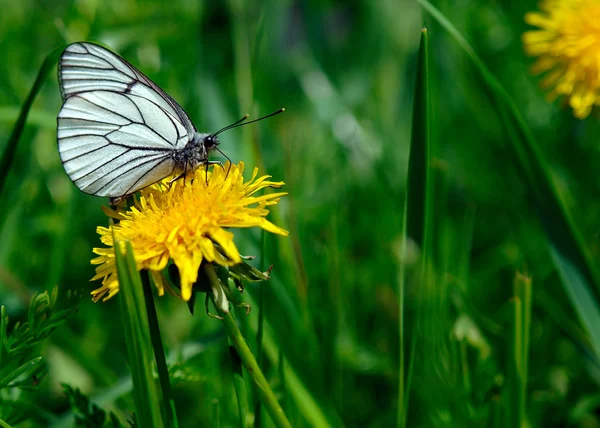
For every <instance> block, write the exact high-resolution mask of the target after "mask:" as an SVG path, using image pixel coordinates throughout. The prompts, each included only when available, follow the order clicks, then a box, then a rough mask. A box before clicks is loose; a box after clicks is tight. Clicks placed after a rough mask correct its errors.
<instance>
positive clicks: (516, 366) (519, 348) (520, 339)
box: [505, 273, 531, 427]
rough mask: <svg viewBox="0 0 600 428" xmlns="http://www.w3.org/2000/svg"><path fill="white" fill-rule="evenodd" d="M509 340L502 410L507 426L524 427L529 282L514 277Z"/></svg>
mask: <svg viewBox="0 0 600 428" xmlns="http://www.w3.org/2000/svg"><path fill="white" fill-rule="evenodd" d="M513 286H514V296H515V297H514V298H513V299H512V301H511V304H512V306H513V325H512V327H513V328H512V340H511V343H510V348H511V351H512V352H511V355H510V364H509V372H508V388H507V389H506V393H507V395H508V397H506V400H505V402H506V406H507V415H508V424H509V425H510V426H513V427H526V426H528V424H527V414H526V411H525V409H526V397H527V395H526V393H527V367H528V355H529V327H530V323H531V278H530V277H528V276H526V275H523V274H521V273H517V274H516V276H515V280H514V284H513Z"/></svg>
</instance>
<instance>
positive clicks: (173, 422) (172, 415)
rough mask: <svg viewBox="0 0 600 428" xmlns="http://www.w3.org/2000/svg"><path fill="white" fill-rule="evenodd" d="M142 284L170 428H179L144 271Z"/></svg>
mask: <svg viewBox="0 0 600 428" xmlns="http://www.w3.org/2000/svg"><path fill="white" fill-rule="evenodd" d="M141 276H142V284H143V286H144V302H145V303H146V313H147V314H148V325H149V327H150V340H151V341H152V349H153V351H154V359H155V361H156V370H157V372H158V380H159V382H160V387H161V390H162V400H163V405H164V408H165V414H166V419H167V421H168V423H169V426H170V427H173V428H178V427H179V422H178V420H177V412H176V410H175V400H174V399H173V391H172V389H171V380H170V378H169V369H168V367H167V360H166V357H165V348H164V346H163V343H162V339H161V337H160V327H159V325H158V315H157V314H156V306H155V305H154V295H153V294H152V287H151V285H150V276H149V275H148V271H147V270H142V272H141Z"/></svg>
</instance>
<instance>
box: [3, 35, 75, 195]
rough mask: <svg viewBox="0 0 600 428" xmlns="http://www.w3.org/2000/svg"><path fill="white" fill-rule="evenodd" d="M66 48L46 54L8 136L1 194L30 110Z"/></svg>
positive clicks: (61, 47) (62, 47) (60, 47)
mask: <svg viewBox="0 0 600 428" xmlns="http://www.w3.org/2000/svg"><path fill="white" fill-rule="evenodd" d="M64 48H65V46H64V45H63V46H59V47H58V48H56V49H54V50H53V51H52V52H50V53H49V54H48V56H46V58H45V59H44V62H43V63H42V66H41V67H40V71H38V75H37V77H36V78H35V82H34V83H33V86H32V87H31V90H30V91H29V94H27V98H26V99H25V102H24V103H23V106H22V107H21V112H20V113H19V117H18V118H17V121H16V123H15V126H14V127H13V130H12V132H11V134H10V137H9V138H8V142H7V143H6V147H5V149H4V152H3V153H2V157H1V158H0V195H1V194H2V190H3V189H4V184H5V183H6V178H7V177H8V172H9V171H10V167H11V165H12V163H13V161H14V158H15V153H16V151H17V144H18V143H19V139H20V138H21V134H22V133H23V129H24V128H25V122H26V121H27V115H28V114H29V110H30V109H31V106H32V105H33V102H34V101H35V97H36V96H37V94H38V93H39V92H40V89H41V88H42V85H43V84H44V82H45V81H46V79H47V78H48V74H49V72H50V71H51V70H53V69H54V65H55V64H56V62H57V61H58V58H59V57H60V54H61V52H62V51H63V50H64Z"/></svg>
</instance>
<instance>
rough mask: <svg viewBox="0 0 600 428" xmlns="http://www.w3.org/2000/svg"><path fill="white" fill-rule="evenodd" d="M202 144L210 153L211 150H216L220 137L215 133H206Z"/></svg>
mask: <svg viewBox="0 0 600 428" xmlns="http://www.w3.org/2000/svg"><path fill="white" fill-rule="evenodd" d="M202 145H203V146H204V150H206V153H209V152H210V151H211V150H214V149H216V148H217V146H218V145H219V137H217V136H216V135H215V134H208V135H205V136H204V138H203V139H202Z"/></svg>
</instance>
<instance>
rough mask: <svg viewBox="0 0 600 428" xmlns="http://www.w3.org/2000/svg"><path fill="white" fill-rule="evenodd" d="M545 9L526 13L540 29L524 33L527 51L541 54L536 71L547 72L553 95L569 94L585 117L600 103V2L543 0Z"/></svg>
mask: <svg viewBox="0 0 600 428" xmlns="http://www.w3.org/2000/svg"><path fill="white" fill-rule="evenodd" d="M540 10H541V12H530V13H527V14H526V15H525V22H527V23H528V24H529V25H532V26H535V27H538V28H539V30H535V31H527V32H526V33H524V34H523V44H524V46H525V51H526V52H527V53H528V54H529V55H531V56H535V57H538V58H537V61H536V62H535V64H534V66H533V72H534V73H535V74H538V73H546V76H545V78H544V79H543V80H542V83H541V84H542V86H543V87H545V88H548V89H549V91H550V92H549V99H550V100H551V101H552V100H554V99H556V98H557V97H559V96H565V97H566V98H567V100H568V103H569V105H570V106H571V107H572V108H573V114H574V115H575V117H577V118H579V119H584V118H585V117H587V116H588V115H589V114H590V111H591V110H592V107H593V106H594V105H599V104H600V2H599V1H598V0H543V1H542V2H541V3H540Z"/></svg>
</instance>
